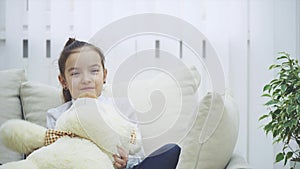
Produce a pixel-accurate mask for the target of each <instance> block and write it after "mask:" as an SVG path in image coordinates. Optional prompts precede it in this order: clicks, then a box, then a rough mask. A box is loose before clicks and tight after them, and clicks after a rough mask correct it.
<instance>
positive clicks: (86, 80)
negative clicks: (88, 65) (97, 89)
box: [82, 73, 93, 83]
mask: <svg viewBox="0 0 300 169" xmlns="http://www.w3.org/2000/svg"><path fill="white" fill-rule="evenodd" d="M92 78H93V77H92V76H91V75H90V74H89V73H83V77H82V82H83V83H90V82H92V80H93V79H92Z"/></svg>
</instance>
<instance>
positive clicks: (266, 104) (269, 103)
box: [265, 100, 277, 106]
mask: <svg viewBox="0 0 300 169" xmlns="http://www.w3.org/2000/svg"><path fill="white" fill-rule="evenodd" d="M276 103H277V101H275V100H270V101H268V102H267V103H265V106H270V105H273V104H276Z"/></svg>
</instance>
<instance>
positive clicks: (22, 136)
mask: <svg viewBox="0 0 300 169" xmlns="http://www.w3.org/2000/svg"><path fill="white" fill-rule="evenodd" d="M45 131H46V128H44V127H42V126H39V125H37V124H33V123H30V122H28V121H24V120H19V119H13V120H8V121H6V122H5V123H3V124H2V125H1V127H0V139H1V142H2V143H3V144H4V145H5V146H6V147H8V148H10V149H11V150H14V151H16V152H20V153H24V154H28V153H30V152H32V151H33V150H35V149H37V148H40V147H42V146H44V138H45Z"/></svg>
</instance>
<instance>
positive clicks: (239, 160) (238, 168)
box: [225, 154, 251, 169]
mask: <svg viewBox="0 0 300 169" xmlns="http://www.w3.org/2000/svg"><path fill="white" fill-rule="evenodd" d="M225 169H251V167H250V165H249V164H248V162H246V160H245V158H244V157H242V156H241V155H239V154H233V155H232V156H231V158H230V161H229V162H228V164H227V166H226V167H225Z"/></svg>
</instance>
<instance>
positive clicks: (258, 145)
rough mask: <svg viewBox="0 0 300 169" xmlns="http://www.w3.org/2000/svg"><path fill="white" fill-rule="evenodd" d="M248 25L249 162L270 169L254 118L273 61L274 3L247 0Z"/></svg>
mask: <svg viewBox="0 0 300 169" xmlns="http://www.w3.org/2000/svg"><path fill="white" fill-rule="evenodd" d="M249 26H250V58H249V63H248V64H249V103H248V104H249V152H248V153H249V162H250V164H251V165H252V167H253V168H254V169H261V168H265V169H272V168H273V160H274V158H273V156H274V155H273V146H272V140H271V138H270V137H266V135H265V133H264V131H263V130H262V128H260V125H261V124H262V123H259V122H258V119H259V117H260V116H261V115H262V114H263V113H264V112H265V108H264V107H263V106H262V104H263V103H264V99H263V98H262V97H261V93H262V88H263V86H264V84H266V83H267V82H268V81H269V80H270V79H271V77H272V73H271V72H269V71H268V65H269V64H270V63H272V62H273V61H274V1H272V0H254V1H251V3H250V25H249Z"/></svg>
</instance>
